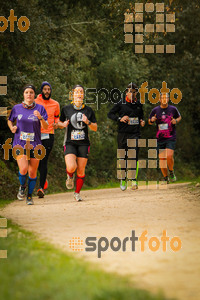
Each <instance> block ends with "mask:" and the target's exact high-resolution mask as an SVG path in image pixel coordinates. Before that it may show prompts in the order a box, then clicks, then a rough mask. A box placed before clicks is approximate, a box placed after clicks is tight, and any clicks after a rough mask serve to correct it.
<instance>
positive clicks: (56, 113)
mask: <svg viewBox="0 0 200 300" xmlns="http://www.w3.org/2000/svg"><path fill="white" fill-rule="evenodd" d="M59 115H60V105H59V103H57V106H56V110H55V113H54V119H55V121H56V123H57V122H58V121H59Z"/></svg>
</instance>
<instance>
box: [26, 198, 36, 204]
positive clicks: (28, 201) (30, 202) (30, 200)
mask: <svg viewBox="0 0 200 300" xmlns="http://www.w3.org/2000/svg"><path fill="white" fill-rule="evenodd" d="M26 204H27V205H33V204H34V202H33V199H32V196H27V198H26Z"/></svg>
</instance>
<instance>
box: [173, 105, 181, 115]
mask: <svg viewBox="0 0 200 300" xmlns="http://www.w3.org/2000/svg"><path fill="white" fill-rule="evenodd" d="M180 115H181V114H180V112H179V111H178V109H177V108H176V107H175V109H174V118H178V117H180Z"/></svg>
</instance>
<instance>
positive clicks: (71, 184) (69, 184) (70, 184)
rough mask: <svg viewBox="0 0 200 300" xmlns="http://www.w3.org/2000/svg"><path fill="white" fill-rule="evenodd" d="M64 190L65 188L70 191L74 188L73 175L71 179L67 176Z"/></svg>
mask: <svg viewBox="0 0 200 300" xmlns="http://www.w3.org/2000/svg"><path fill="white" fill-rule="evenodd" d="M66 188H67V189H68V190H72V189H73V188H74V174H73V177H70V176H69V175H68V174H67V180H66Z"/></svg>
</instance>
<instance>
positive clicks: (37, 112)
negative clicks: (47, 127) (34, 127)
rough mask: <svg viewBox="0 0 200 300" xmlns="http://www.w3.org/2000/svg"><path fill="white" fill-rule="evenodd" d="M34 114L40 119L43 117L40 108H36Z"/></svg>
mask: <svg viewBox="0 0 200 300" xmlns="http://www.w3.org/2000/svg"><path fill="white" fill-rule="evenodd" d="M33 114H34V116H36V117H38V119H39V120H40V119H42V116H41V114H40V113H39V111H38V110H34V112H33Z"/></svg>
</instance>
